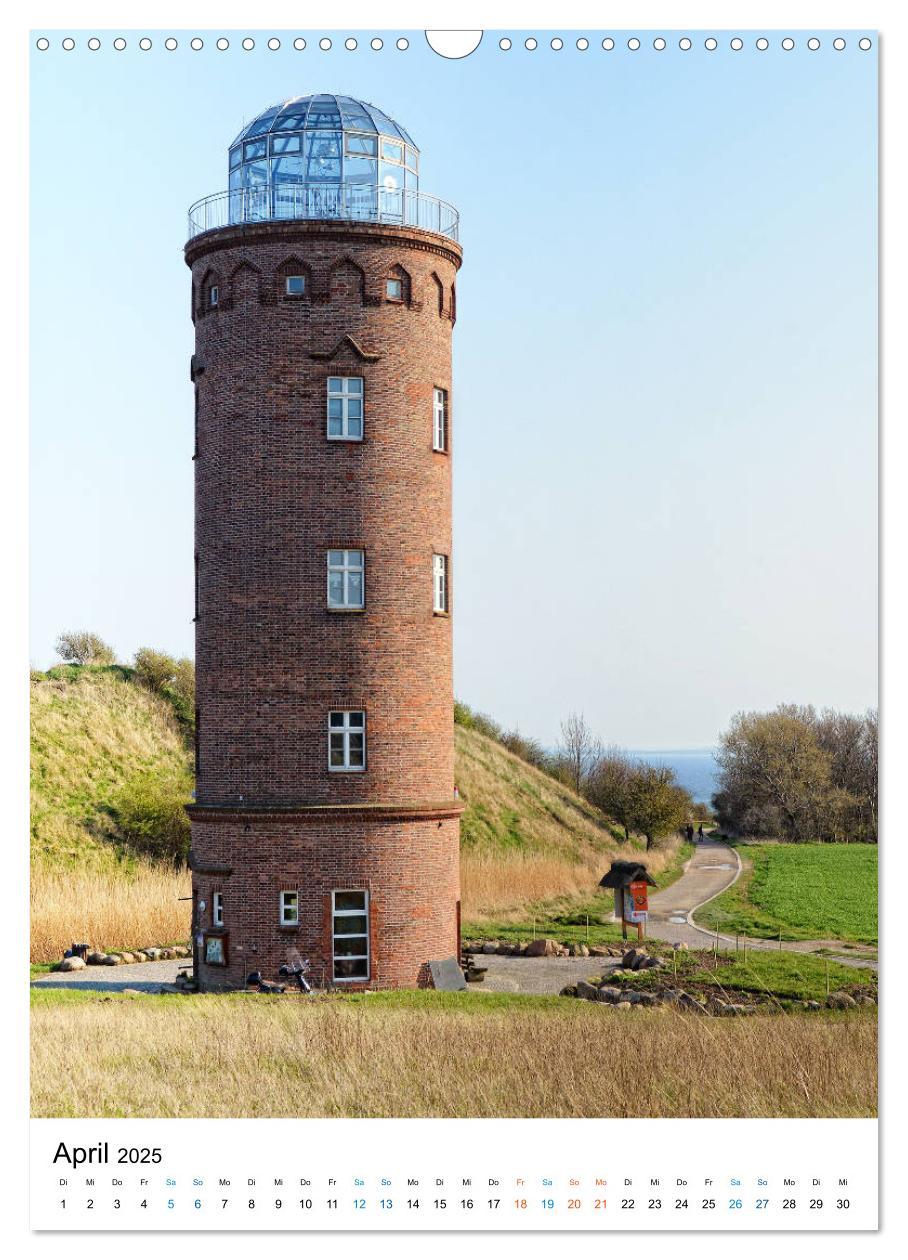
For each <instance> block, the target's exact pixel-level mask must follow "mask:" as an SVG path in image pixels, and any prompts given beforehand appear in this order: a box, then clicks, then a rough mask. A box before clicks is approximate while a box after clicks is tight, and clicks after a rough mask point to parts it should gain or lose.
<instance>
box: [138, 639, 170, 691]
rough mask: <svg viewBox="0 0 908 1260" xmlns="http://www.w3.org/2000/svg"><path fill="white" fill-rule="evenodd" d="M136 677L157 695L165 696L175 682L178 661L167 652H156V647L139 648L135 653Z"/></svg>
mask: <svg viewBox="0 0 908 1260" xmlns="http://www.w3.org/2000/svg"><path fill="white" fill-rule="evenodd" d="M134 659H135V669H136V678H137V679H138V681H139V682H141V683H144V684H145V686H146V687H148V689H149V690H150V691H153V692H154V693H155V695H158V696H163V695H164V693H165V691H166V690H167V688H168V687H169V686H170V684H171V683H172V682H173V679H174V675H175V674H176V668H177V663H176V661H175V660H174V658H173V657H172V656H168V655H167V653H166V652H156V651H155V650H154V648H146V647H143V648H139V650H138V652H136V654H135V658H134Z"/></svg>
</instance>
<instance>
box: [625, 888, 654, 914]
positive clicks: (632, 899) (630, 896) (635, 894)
mask: <svg viewBox="0 0 908 1260" xmlns="http://www.w3.org/2000/svg"><path fill="white" fill-rule="evenodd" d="M646 889H647V885H646V883H645V882H644V881H643V880H634V882H633V883H632V884H631V886H630V887H629V888H625V890H624V920H625V922H626V923H645V922H646V920H647V915H648V902H647V896H646Z"/></svg>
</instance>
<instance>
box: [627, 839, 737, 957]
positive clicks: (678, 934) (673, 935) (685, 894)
mask: <svg viewBox="0 0 908 1260" xmlns="http://www.w3.org/2000/svg"><path fill="white" fill-rule="evenodd" d="M740 874H741V859H740V858H739V857H738V854H737V852H736V851H735V850H734V849H731V848H729V846H728V845H727V844H722V843H721V841H719V840H701V841H700V843H699V844H698V845H697V847H696V849H695V851H694V855H693V857H692V858H691V859H690V860H689V861H688V863H687V865H686V866H685V868H684V874H683V875H681V877H680V878H679V879H676V880H675V882H674V883H673V884H669V886H668V888H666V889H663V890H659V889H657V890H656V892H654V893H653V894H652V896H651V897H650V899H649V921H648V922H647V925H646V934H647V936H651V937H653V939H654V940H657V941H671V942H672V943H673V944H674V943H675V942H677V943H678V944H680V945H687V946H688V948H690V949H702V948H703V946H704V944H705V941H706V939H710V940H711V939H713V938H714V937H715V933H714V932H705V931H704V930H703V929H702V928H699V927H697V925H696V923H694V921H693V913H694V911H695V910H698V909H699V908H700V906H702V905H705V904H706V902H707V901H712V899H713V897H718V895H719V893H721V892H725V889H726V888H730V887H731V886H732V884H733V883H734V882H735V880H736V879H737V878H738V876H739V875H740Z"/></svg>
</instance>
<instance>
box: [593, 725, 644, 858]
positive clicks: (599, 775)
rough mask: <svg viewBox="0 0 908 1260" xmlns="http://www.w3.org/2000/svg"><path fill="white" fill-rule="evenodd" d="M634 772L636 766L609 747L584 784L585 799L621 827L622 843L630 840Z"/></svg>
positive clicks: (622, 752) (625, 754) (619, 751)
mask: <svg viewBox="0 0 908 1260" xmlns="http://www.w3.org/2000/svg"><path fill="white" fill-rule="evenodd" d="M635 772H636V763H635V762H634V761H633V760H632V758H631V757H630V756H629V755H628V754H627V753H626V752H625V751H624V750H623V749H622V748H615V747H609V748H606V749H605V751H604V752H603V753H602V755H601V756H600V757H598V758H597V759H596V763H595V765H594V766H593V767H592V769H591V770H590V771H589V773H588V774H587V778H586V783H585V785H584V791H585V793H586V797H587V799H588V800H590V801H592V803H593V804H594V805H595V806H597V808H599V809H601V810H602V812H603V814H607V815H608V816H609V818H614V820H615V822H616V823H619V824H620V825H621V826H622V827H623V828H624V838H625V840H627V839H629V838H630V836H629V828H630V814H631V785H632V783H633V779H634V774H635Z"/></svg>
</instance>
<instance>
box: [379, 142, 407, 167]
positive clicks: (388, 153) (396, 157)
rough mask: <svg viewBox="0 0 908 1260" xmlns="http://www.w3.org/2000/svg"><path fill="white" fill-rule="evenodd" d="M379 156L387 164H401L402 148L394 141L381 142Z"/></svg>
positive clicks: (402, 157)
mask: <svg viewBox="0 0 908 1260" xmlns="http://www.w3.org/2000/svg"><path fill="white" fill-rule="evenodd" d="M381 155H382V157H383V158H384V159H385V161H387V162H403V160H404V146H403V145H402V144H399V143H398V142H397V141H396V140H382V142H381Z"/></svg>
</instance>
